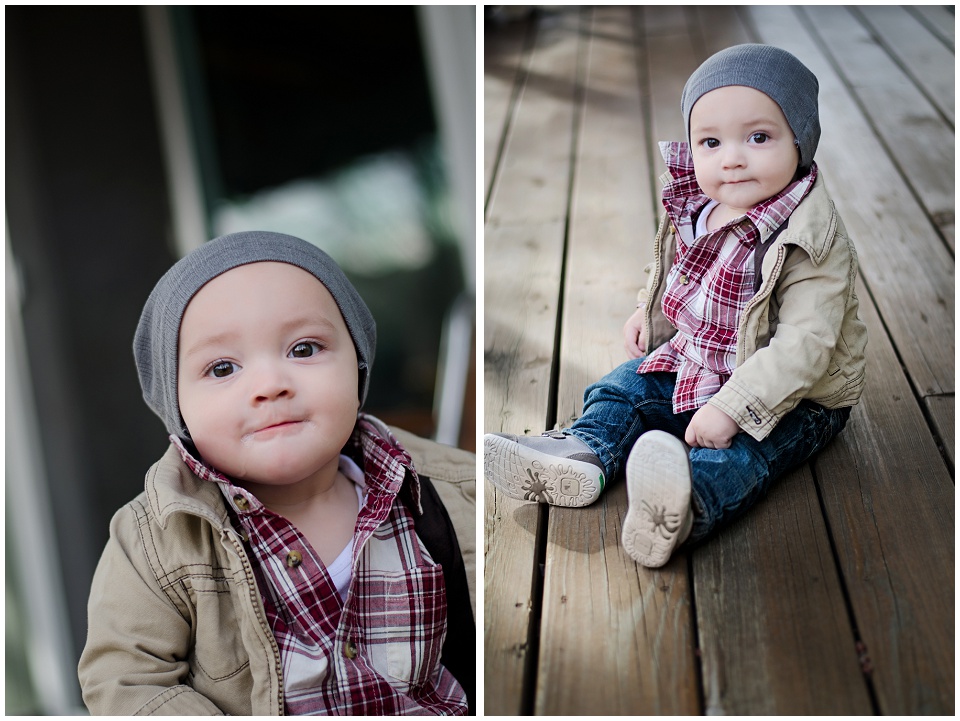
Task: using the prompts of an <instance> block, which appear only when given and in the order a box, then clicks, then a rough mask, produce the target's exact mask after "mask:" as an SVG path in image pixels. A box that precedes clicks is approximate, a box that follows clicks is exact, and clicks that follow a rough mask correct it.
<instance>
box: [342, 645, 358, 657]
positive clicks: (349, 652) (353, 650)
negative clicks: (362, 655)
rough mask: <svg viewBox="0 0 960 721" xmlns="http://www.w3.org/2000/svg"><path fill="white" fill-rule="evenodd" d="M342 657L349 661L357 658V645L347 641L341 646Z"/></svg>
mask: <svg viewBox="0 0 960 721" xmlns="http://www.w3.org/2000/svg"><path fill="white" fill-rule="evenodd" d="M343 655H344V656H346V657H347V658H349V659H354V658H356V657H357V645H356V644H355V643H354V642H353V641H347V642H346V643H345V644H344V645H343Z"/></svg>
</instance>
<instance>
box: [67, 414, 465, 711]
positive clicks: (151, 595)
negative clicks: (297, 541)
mask: <svg viewBox="0 0 960 721" xmlns="http://www.w3.org/2000/svg"><path fill="white" fill-rule="evenodd" d="M390 430H391V432H393V433H394V435H395V436H396V438H397V440H399V441H400V443H401V444H402V445H403V446H404V448H406V449H407V451H408V452H409V453H410V455H411V457H412V458H413V463H414V468H416V470H417V473H418V474H419V475H421V476H426V477H429V478H430V479H431V480H432V481H433V485H434V487H435V488H436V490H437V493H438V495H439V496H440V498H441V500H442V501H443V504H444V506H445V507H446V509H447V512H448V513H449V515H450V517H451V520H452V522H453V524H454V527H455V529H456V532H457V539H458V541H459V544H460V550H461V553H462V555H463V560H464V565H465V566H466V571H467V580H468V583H469V586H470V599H471V603H472V604H473V607H474V612H475V611H476V601H475V598H476V587H475V586H476V578H475V576H476V535H475V530H474V529H475V526H476V512H475V509H476V460H475V458H476V457H475V456H474V455H473V454H472V453H467V452H464V451H460V450H457V449H455V448H449V447H447V446H442V445H440V444H437V443H433V442H431V441H427V440H424V439H422V438H417V437H416V436H414V435H412V434H410V433H407V432H405V431H401V430H398V429H394V428H391V429H390ZM89 608H90V613H89V619H88V623H89V625H88V631H87V644H86V647H85V648H84V651H83V654H82V656H81V658H80V667H79V675H80V684H81V686H82V688H83V698H84V702H85V703H86V704H87V707H88V708H89V710H90V712H91V713H93V714H109V715H132V714H137V715H140V714H166V715H173V714H175V715H196V714H220V713H225V714H232V715H246V716H249V715H282V714H283V691H282V680H281V676H280V653H279V650H278V648H277V645H276V642H275V640H274V638H273V634H272V633H271V631H270V628H269V627H268V625H267V622H266V617H265V614H264V610H263V604H262V602H261V600H260V592H259V590H258V588H257V583H256V579H255V578H254V575H253V571H252V568H251V566H250V563H249V560H248V558H247V555H246V554H245V553H244V551H243V547H242V543H241V541H240V539H239V538H238V536H237V533H236V532H235V531H234V530H233V528H232V527H231V525H230V523H229V521H228V517H227V510H226V504H225V503H224V501H223V498H222V495H221V492H220V489H219V488H218V487H217V485H216V484H214V483H211V482H209V481H202V480H200V479H199V478H197V477H196V476H194V475H193V474H192V473H191V472H190V470H189V469H188V468H187V466H186V465H185V464H184V463H183V461H182V460H181V458H180V455H179V453H178V451H177V450H176V449H175V448H174V447H173V446H171V447H170V448H169V449H168V451H167V452H166V453H165V454H164V456H163V457H162V458H161V459H160V460H159V461H158V462H157V463H156V464H154V465H153V466H152V467H151V469H150V470H149V472H148V473H147V478H146V484H145V490H144V492H143V493H142V494H140V495H139V496H138V497H137V498H136V499H134V500H133V501H132V502H131V503H130V504H128V505H127V506H125V507H123V508H122V509H120V510H119V511H118V512H117V514H116V515H115V516H114V518H113V520H112V521H111V524H110V540H109V541H108V543H107V546H106V549H105V550H104V553H103V556H102V558H101V560H100V564H99V565H98V567H97V571H96V574H95V575H94V579H93V586H92V588H91V591H90V602H89Z"/></svg>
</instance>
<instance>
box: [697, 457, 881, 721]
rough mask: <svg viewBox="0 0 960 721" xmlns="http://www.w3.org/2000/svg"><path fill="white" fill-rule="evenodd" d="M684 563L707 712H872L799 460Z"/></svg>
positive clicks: (811, 491)
mask: <svg viewBox="0 0 960 721" xmlns="http://www.w3.org/2000/svg"><path fill="white" fill-rule="evenodd" d="M693 569H694V579H695V591H696V605H697V625H698V629H699V634H700V643H701V649H702V655H703V684H704V698H705V702H706V713H707V714H708V715H731V714H733V715H740V714H803V715H808V714H840V715H847V714H869V713H871V707H870V698H869V694H868V690H867V686H866V683H865V681H864V678H863V675H862V674H861V672H860V667H859V665H858V661H857V652H856V640H855V638H854V635H853V632H852V630H851V628H850V624H849V620H848V619H847V617H846V611H845V607H844V600H843V592H842V590H841V585H840V579H839V576H838V574H837V569H836V566H835V565H834V561H833V555H832V553H831V550H830V544H829V542H828V539H827V535H826V531H825V528H824V522H823V517H822V515H821V513H820V506H819V503H818V500H817V493H816V489H815V487H814V483H813V477H812V476H811V474H810V471H809V469H808V468H806V467H804V468H802V469H800V470H798V471H795V472H794V473H791V474H788V475H787V476H785V477H784V478H782V479H780V481H778V482H777V483H776V484H775V485H774V487H773V489H772V490H771V492H770V494H769V496H768V497H767V498H766V499H764V500H763V501H761V502H760V503H758V504H757V505H756V506H755V507H754V508H753V509H751V510H750V511H749V512H748V514H747V515H746V516H745V517H744V518H742V519H740V520H739V521H737V522H735V523H734V524H733V525H732V526H730V527H728V528H726V529H724V530H722V531H721V532H720V533H719V534H718V535H717V536H716V537H715V538H714V539H713V540H712V541H710V542H708V543H707V544H705V545H704V546H703V547H702V548H699V549H697V550H695V551H694V553H693Z"/></svg>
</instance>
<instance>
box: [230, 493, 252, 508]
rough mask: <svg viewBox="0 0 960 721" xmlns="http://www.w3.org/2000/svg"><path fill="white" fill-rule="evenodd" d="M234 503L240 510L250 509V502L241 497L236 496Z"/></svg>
mask: <svg viewBox="0 0 960 721" xmlns="http://www.w3.org/2000/svg"><path fill="white" fill-rule="evenodd" d="M233 502H234V503H236V504H237V508H239V509H240V510H241V511H245V510H247V509H248V508H250V501H248V500H247V499H246V498H244V497H243V496H241V495H236V496H234V497H233Z"/></svg>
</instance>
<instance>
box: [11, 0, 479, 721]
mask: <svg viewBox="0 0 960 721" xmlns="http://www.w3.org/2000/svg"><path fill="white" fill-rule="evenodd" d="M475 12H476V11H475V8H474V7H473V6H457V7H442V6H430V7H416V8H414V7H404V6H390V7H377V8H373V7H303V6H298V7H275V8H272V7H229V6H208V7H162V6H150V7H118V6H103V7H93V6H89V7H76V6H73V7H53V6H45V7H41V6H33V7H31V6H20V7H8V8H6V10H5V14H6V140H7V142H6V211H5V231H6V259H5V260H6V263H5V266H6V331H5V340H6V355H5V361H6V434H5V449H6V454H5V473H6V484H5V489H6V515H5V519H6V526H5V528H6V530H5V541H6V546H5V548H6V552H5V559H6V582H7V583H6V709H5V710H6V713H7V714H71V713H83V711H84V710H83V705H82V701H81V699H80V692H79V688H78V684H77V680H76V664H77V660H78V659H79V655H80V652H81V651H82V649H83V644H84V641H85V637H86V601H87V594H88V591H89V586H90V579H91V577H92V575H93V571H94V567H95V565H96V562H97V560H98V558H99V555H100V552H101V550H102V548H103V545H104V543H105V542H106V539H107V531H108V524H109V520H110V517H111V516H112V514H113V513H114V512H115V511H116V509H117V508H119V507H120V506H121V505H123V504H124V503H126V502H127V501H129V500H131V499H132V498H133V497H134V496H135V495H136V494H137V493H139V492H140V491H142V490H143V476H144V473H145V472H146V470H147V468H148V467H149V466H150V465H151V464H152V463H153V462H154V461H156V460H157V459H158V458H159V457H160V455H161V454H162V453H163V452H164V450H165V449H166V446H167V439H166V435H165V431H164V429H163V425H162V424H161V422H160V421H159V419H157V418H156V417H155V416H154V415H153V414H152V413H151V412H150V411H149V410H148V409H147V407H146V405H145V404H144V403H143V400H142V398H141V393H140V388H139V384H138V382H137V378H136V371H135V367H134V363H133V355H132V350H131V347H132V340H133V333H134V329H135V328H136V324H137V320H138V319H139V315H140V311H141V309H142V307H143V303H144V301H145V300H146V298H147V295H148V294H149V292H150V290H151V289H152V287H153V285H154V284H155V283H156V281H157V280H158V279H159V278H160V276H161V275H162V274H163V273H164V272H165V271H166V269H167V268H168V267H169V266H170V265H171V264H172V263H173V262H175V261H176V259H177V258H179V257H181V256H182V255H184V254H185V253H187V252H189V251H190V250H191V249H193V248H195V247H197V246H198V245H199V244H201V243H203V242H204V241H206V240H208V239H210V238H213V237H216V236H217V235H221V234H224V233H228V232H232V231H236V230H251V229H261V230H274V231H280V232H286V233H291V234H293V235H296V236H299V237H302V238H304V239H306V240H308V241H311V242H314V243H316V244H317V245H319V246H320V247H322V248H323V249H324V250H326V251H327V252H328V253H330V254H331V255H332V256H333V257H334V258H335V259H336V260H337V261H338V262H339V263H340V264H341V266H342V267H343V268H344V270H345V271H346V273H347V275H348V276H349V277H350V278H351V280H352V281H353V282H354V284H355V285H356V286H357V288H358V290H359V291H360V293H361V295H362V296H363V297H364V299H365V300H366V301H367V303H368V305H369V306H370V308H371V311H372V312H373V314H374V316H375V317H376V319H377V325H378V335H379V339H378V347H377V356H376V362H375V364H374V367H373V374H372V384H371V389H370V395H369V398H368V401H367V404H366V410H367V411H368V412H371V413H373V414H375V415H377V416H379V417H380V418H382V419H383V420H385V421H387V422H388V423H392V424H396V425H399V426H402V427H405V428H407V429H409V430H411V431H414V432H416V433H419V434H420V435H423V436H427V437H433V438H436V439H437V440H440V441H442V442H445V443H448V444H450V445H459V446H461V447H464V448H467V449H469V450H474V438H475V428H474V418H475V410H474V407H475V406H474V403H475V395H474V375H475V369H474V367H473V360H474V358H475V352H474V350H473V348H474V345H473V344H474V337H473V333H474V302H473V296H474V288H475V271H474V262H475V257H476V256H475V237H474V236H475V197H476V193H475V148H476V140H475V128H476V120H475V118H476V112H475V111H476V109H475V99H476V91H475V77H476V76H475V57H476V53H475V30H476V16H475Z"/></svg>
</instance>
